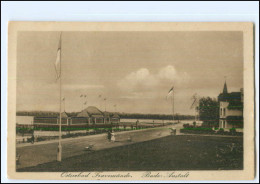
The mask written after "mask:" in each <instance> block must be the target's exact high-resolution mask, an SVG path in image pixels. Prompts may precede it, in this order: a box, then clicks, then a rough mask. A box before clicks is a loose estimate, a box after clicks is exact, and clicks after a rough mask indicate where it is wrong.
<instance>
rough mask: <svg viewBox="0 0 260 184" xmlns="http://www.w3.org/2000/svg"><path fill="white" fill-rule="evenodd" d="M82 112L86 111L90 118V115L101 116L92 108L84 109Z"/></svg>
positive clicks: (97, 110) (100, 113)
mask: <svg viewBox="0 0 260 184" xmlns="http://www.w3.org/2000/svg"><path fill="white" fill-rule="evenodd" d="M83 111H87V112H88V114H89V115H90V116H91V115H103V114H102V112H101V111H100V110H99V109H98V108H96V107H94V106H89V107H87V108H86V109H84V110H83Z"/></svg>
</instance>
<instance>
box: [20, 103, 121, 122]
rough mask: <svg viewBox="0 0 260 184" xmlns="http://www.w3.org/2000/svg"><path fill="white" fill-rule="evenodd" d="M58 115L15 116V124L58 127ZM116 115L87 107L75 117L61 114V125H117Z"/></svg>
mask: <svg viewBox="0 0 260 184" xmlns="http://www.w3.org/2000/svg"><path fill="white" fill-rule="evenodd" d="M59 122H60V121H59V114H58V115H57V114H55V115H50V114H46V115H42V114H40V115H37V116H22V115H21V116H16V124H18V125H58V124H59ZM119 122H120V117H119V115H118V114H114V113H110V112H102V111H100V110H99V109H98V108H96V107H94V106H89V107H87V108H86V109H84V110H82V111H81V112H79V113H78V114H77V115H76V116H75V115H74V116H71V114H70V115H69V114H68V113H66V112H62V113H61V124H62V125H84V124H89V125H94V124H110V123H119Z"/></svg>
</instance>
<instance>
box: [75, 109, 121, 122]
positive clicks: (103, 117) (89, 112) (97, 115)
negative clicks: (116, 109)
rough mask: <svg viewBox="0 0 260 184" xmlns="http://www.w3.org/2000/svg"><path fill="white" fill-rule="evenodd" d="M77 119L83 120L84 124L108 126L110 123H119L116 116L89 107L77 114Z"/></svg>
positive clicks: (118, 118)
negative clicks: (84, 120)
mask: <svg viewBox="0 0 260 184" xmlns="http://www.w3.org/2000/svg"><path fill="white" fill-rule="evenodd" d="M77 118H85V119H86V122H87V123H89V124H109V123H111V122H117V123H119V122H120V117H119V116H118V115H117V114H112V113H109V112H102V111H100V110H99V109H98V108H96V107H94V106H89V107H87V108H86V109H84V110H82V111H81V112H80V113H78V115H77ZM72 124H73V118H72Z"/></svg>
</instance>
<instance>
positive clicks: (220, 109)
mask: <svg viewBox="0 0 260 184" xmlns="http://www.w3.org/2000/svg"><path fill="white" fill-rule="evenodd" d="M220 116H222V108H220Z"/></svg>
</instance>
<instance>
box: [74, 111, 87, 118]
mask: <svg viewBox="0 0 260 184" xmlns="http://www.w3.org/2000/svg"><path fill="white" fill-rule="evenodd" d="M77 117H86V118H89V114H88V112H87V111H81V112H80V113H78V114H77Z"/></svg>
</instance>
